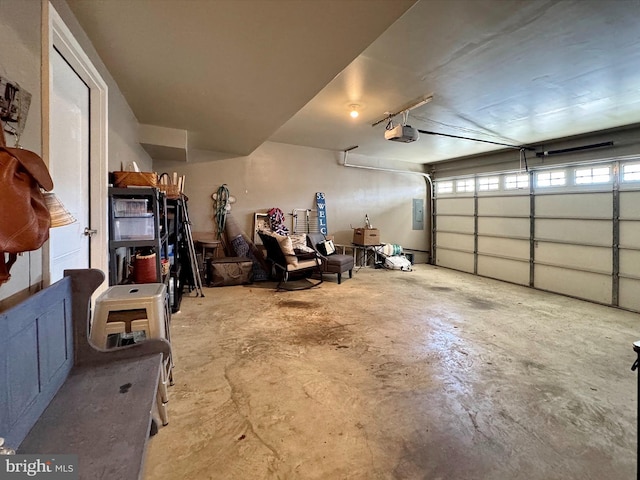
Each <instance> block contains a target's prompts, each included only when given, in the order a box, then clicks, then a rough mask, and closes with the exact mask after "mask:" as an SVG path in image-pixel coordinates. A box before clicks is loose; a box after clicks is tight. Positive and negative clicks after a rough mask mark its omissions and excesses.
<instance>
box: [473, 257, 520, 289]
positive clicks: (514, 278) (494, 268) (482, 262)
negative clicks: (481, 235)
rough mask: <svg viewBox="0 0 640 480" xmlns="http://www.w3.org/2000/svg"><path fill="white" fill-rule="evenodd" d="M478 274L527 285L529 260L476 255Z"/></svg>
mask: <svg viewBox="0 0 640 480" xmlns="http://www.w3.org/2000/svg"><path fill="white" fill-rule="evenodd" d="M478 275H482V276H484V277H491V278H497V279H498V280H504V281H506V282H512V283H518V284H520V285H529V262H528V261H526V262H520V261H517V260H508V259H505V258H496V257H487V256H484V255H478Z"/></svg>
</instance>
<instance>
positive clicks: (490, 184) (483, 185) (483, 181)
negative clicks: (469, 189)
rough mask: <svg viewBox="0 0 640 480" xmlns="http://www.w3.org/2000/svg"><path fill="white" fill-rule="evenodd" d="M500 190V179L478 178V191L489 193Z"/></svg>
mask: <svg viewBox="0 0 640 480" xmlns="http://www.w3.org/2000/svg"><path fill="white" fill-rule="evenodd" d="M499 188H500V177H480V178H478V190H480V191H481V192H488V191H491V190H498V189H499Z"/></svg>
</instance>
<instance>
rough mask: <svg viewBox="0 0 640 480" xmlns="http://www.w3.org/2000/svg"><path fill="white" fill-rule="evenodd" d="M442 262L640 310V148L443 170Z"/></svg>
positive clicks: (438, 254) (438, 245)
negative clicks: (528, 167)
mask: <svg viewBox="0 0 640 480" xmlns="http://www.w3.org/2000/svg"><path fill="white" fill-rule="evenodd" d="M434 212H435V222H434V246H435V248H434V251H435V263H436V264H437V265H440V266H443V267H449V268H454V269H458V270H463V271H465V272H471V273H475V274H478V275H482V276H486V277H491V278H496V279H500V280H505V281H508V282H512V283H517V284H521V285H529V286H532V287H535V288H539V289H542V290H548V291H552V292H557V293H562V294H565V295H570V296H573V297H578V298H583V299H587V300H591V301H595V302H598V303H603V304H607V305H614V306H620V307H622V308H626V309H629V310H634V311H640V295H639V293H640V161H639V160H638V159H637V158H634V159H624V160H618V161H607V162H600V163H597V164H589V165H572V166H564V167H557V166H556V167H550V168H547V169H536V170H533V171H529V172H521V171H518V172H504V173H500V174H494V175H477V176H473V177H461V178H448V179H439V180H437V181H436V182H435V202H434Z"/></svg>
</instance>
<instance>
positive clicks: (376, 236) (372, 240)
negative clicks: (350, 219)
mask: <svg viewBox="0 0 640 480" xmlns="http://www.w3.org/2000/svg"><path fill="white" fill-rule="evenodd" d="M353 243H355V244H356V245H380V231H379V230H378V229H377V228H356V229H354V230H353Z"/></svg>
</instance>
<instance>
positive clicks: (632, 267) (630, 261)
mask: <svg viewBox="0 0 640 480" xmlns="http://www.w3.org/2000/svg"><path fill="white" fill-rule="evenodd" d="M620 274H621V275H633V276H636V277H640V251H638V250H626V249H620ZM638 294H639V295H638V296H640V290H638Z"/></svg>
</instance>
